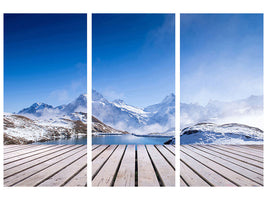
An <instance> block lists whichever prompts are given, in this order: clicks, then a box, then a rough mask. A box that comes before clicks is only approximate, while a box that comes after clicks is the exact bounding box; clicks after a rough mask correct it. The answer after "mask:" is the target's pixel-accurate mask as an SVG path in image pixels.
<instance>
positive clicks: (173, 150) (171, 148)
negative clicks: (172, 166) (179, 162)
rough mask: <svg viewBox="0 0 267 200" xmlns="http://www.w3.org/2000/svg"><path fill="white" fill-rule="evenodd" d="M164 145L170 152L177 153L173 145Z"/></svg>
mask: <svg viewBox="0 0 267 200" xmlns="http://www.w3.org/2000/svg"><path fill="white" fill-rule="evenodd" d="M164 147H166V148H167V149H168V150H169V151H170V152H172V153H173V155H175V147H174V146H172V145H164Z"/></svg>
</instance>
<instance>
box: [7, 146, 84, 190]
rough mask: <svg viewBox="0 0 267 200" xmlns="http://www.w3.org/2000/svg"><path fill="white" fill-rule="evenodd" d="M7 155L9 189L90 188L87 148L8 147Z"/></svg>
mask: <svg viewBox="0 0 267 200" xmlns="http://www.w3.org/2000/svg"><path fill="white" fill-rule="evenodd" d="M5 152H6V153H5ZM4 155H5V156H6V157H5V156H4V157H5V158H6V159H5V160H4V185H5V186H30V187H32V186H86V185H87V171H86V169H87V167H86V166H87V158H86V155H87V146H86V145H12V146H9V145H6V146H4Z"/></svg>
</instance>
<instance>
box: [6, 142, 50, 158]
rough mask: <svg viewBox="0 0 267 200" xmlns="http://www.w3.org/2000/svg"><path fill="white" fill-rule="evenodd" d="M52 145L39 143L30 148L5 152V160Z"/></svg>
mask: <svg viewBox="0 0 267 200" xmlns="http://www.w3.org/2000/svg"><path fill="white" fill-rule="evenodd" d="M50 147H51V145H38V146H34V147H30V148H25V149H20V150H16V151H14V152H10V153H8V154H4V160H5V162H7V161H9V159H12V158H17V157H21V156H25V155H27V154H29V153H34V152H36V151H38V150H43V149H46V148H50Z"/></svg>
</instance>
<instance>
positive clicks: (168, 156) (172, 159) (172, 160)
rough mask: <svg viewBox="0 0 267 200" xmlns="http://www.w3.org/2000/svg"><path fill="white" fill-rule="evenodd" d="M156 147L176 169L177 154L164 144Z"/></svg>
mask: <svg viewBox="0 0 267 200" xmlns="http://www.w3.org/2000/svg"><path fill="white" fill-rule="evenodd" d="M156 148H157V149H158V151H159V152H160V153H161V154H162V155H163V157H164V158H165V159H166V160H167V161H168V162H169V164H170V165H171V166H172V168H173V169H174V170H175V156H174V155H173V154H172V153H171V152H170V151H169V150H167V149H166V148H165V147H163V146H162V145H156Z"/></svg>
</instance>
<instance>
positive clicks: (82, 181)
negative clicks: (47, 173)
mask: <svg viewBox="0 0 267 200" xmlns="http://www.w3.org/2000/svg"><path fill="white" fill-rule="evenodd" d="M86 183H87V167H85V168H83V169H82V170H81V171H80V172H79V173H78V174H77V175H75V176H74V177H73V178H72V179H71V180H69V181H68V182H67V183H66V184H65V185H64V186H65V187H66V186H67V187H73V186H76V187H77V186H78V187H79V186H80V187H84V186H86Z"/></svg>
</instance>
